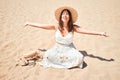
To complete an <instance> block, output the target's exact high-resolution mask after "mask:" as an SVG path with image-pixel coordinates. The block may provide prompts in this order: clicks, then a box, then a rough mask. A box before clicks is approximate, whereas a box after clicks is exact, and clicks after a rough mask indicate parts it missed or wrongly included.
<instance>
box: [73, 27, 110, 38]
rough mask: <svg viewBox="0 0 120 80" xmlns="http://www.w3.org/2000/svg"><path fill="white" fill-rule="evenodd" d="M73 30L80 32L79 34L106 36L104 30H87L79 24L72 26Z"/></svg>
mask: <svg viewBox="0 0 120 80" xmlns="http://www.w3.org/2000/svg"><path fill="white" fill-rule="evenodd" d="M74 31H75V32H77V33H81V34H88V35H100V36H105V37H108V35H107V33H106V32H97V31H89V30H86V29H83V28H81V27H79V26H74Z"/></svg>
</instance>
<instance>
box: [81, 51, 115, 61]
mask: <svg viewBox="0 0 120 80" xmlns="http://www.w3.org/2000/svg"><path fill="white" fill-rule="evenodd" d="M79 52H81V53H82V54H83V55H84V57H86V56H88V57H91V58H96V59H99V60H101V61H107V62H111V61H114V59H113V58H110V59H106V58H103V57H100V56H95V55H93V54H88V53H87V52H86V51H80V50H79Z"/></svg>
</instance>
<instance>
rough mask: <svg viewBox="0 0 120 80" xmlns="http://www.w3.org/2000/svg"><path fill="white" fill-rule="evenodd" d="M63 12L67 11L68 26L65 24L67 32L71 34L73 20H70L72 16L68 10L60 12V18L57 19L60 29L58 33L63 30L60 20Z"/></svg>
mask: <svg viewBox="0 0 120 80" xmlns="http://www.w3.org/2000/svg"><path fill="white" fill-rule="evenodd" d="M64 11H67V12H68V15H69V21H68V24H67V26H68V32H71V31H73V29H74V28H73V20H72V14H71V12H70V11H69V10H68V9H64V10H63V11H62V12H61V14H60V18H59V29H60V31H61V30H63V21H62V20H61V18H62V13H63V12H64Z"/></svg>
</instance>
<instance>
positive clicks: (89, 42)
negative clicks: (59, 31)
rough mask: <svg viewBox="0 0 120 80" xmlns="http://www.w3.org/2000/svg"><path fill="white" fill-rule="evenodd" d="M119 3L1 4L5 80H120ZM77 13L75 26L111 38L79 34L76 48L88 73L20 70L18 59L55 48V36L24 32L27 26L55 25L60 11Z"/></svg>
mask: <svg viewBox="0 0 120 80" xmlns="http://www.w3.org/2000/svg"><path fill="white" fill-rule="evenodd" d="M119 4H120V0H0V80H119V79H120V5H119ZM64 5H65V6H71V7H73V8H75V9H76V10H77V11H78V14H79V17H78V20H77V22H76V24H78V25H80V26H82V27H83V28H86V29H88V30H93V31H106V32H107V33H108V34H109V35H110V37H108V38H105V37H100V36H91V35H83V34H75V36H74V44H75V46H76V48H77V49H78V50H80V51H84V52H86V55H85V59H84V61H85V63H86V66H85V67H84V68H83V69H78V68H76V69H72V70H67V69H54V68H43V67H41V66H39V65H35V66H34V67H33V66H25V67H21V66H15V64H16V60H17V59H18V57H20V56H21V55H23V54H25V53H29V52H30V51H32V50H36V49H38V48H39V49H46V50H48V49H49V48H51V47H52V46H53V45H54V43H55V40H54V31H47V30H43V29H38V28H33V27H24V26H23V25H24V23H25V22H26V21H31V22H39V23H56V22H57V21H56V20H55V17H54V11H55V9H56V8H58V7H59V6H64Z"/></svg>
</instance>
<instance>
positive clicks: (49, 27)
mask: <svg viewBox="0 0 120 80" xmlns="http://www.w3.org/2000/svg"><path fill="white" fill-rule="evenodd" d="M24 25H25V26H31V27H36V28H42V29H47V30H56V26H55V25H54V24H39V23H33V22H26V23H25V24H24Z"/></svg>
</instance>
